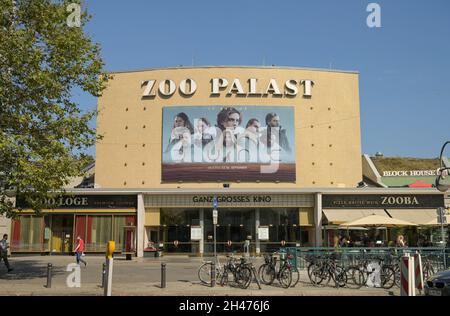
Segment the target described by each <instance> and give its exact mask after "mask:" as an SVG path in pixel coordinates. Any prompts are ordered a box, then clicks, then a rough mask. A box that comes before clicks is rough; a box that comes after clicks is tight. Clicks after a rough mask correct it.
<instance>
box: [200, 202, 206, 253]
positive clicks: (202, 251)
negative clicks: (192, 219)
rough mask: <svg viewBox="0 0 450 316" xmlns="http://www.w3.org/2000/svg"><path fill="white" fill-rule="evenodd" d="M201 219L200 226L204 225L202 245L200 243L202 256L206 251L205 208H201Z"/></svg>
mask: <svg viewBox="0 0 450 316" xmlns="http://www.w3.org/2000/svg"><path fill="white" fill-rule="evenodd" d="M199 219H200V226H201V227H202V239H200V245H199V251H200V256H203V253H204V250H205V248H204V246H205V244H204V239H205V212H204V210H203V209H202V208H201V209H200V210H199Z"/></svg>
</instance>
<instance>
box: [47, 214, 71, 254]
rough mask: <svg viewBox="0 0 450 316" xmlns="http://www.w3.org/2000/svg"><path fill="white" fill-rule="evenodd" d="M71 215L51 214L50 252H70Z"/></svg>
mask: <svg viewBox="0 0 450 316" xmlns="http://www.w3.org/2000/svg"><path fill="white" fill-rule="evenodd" d="M72 243H73V215H53V216H52V245H51V250H52V253H62V254H67V253H70V252H72Z"/></svg>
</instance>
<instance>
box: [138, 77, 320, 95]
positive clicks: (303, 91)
mask: <svg viewBox="0 0 450 316" xmlns="http://www.w3.org/2000/svg"><path fill="white" fill-rule="evenodd" d="M258 79H260V80H258ZM262 79H263V78H248V79H240V78H224V77H219V78H211V79H210V80H209V81H210V82H211V85H210V91H209V92H210V94H211V96H220V95H221V94H226V95H227V96H232V95H235V96H240V97H253V98H254V97H259V98H266V97H268V96H269V95H271V96H272V97H278V98H280V97H289V98H292V97H295V96H297V95H298V94H300V95H303V97H304V98H310V97H311V96H312V87H313V86H314V81H312V80H309V79H300V80H298V79H288V80H286V81H278V80H277V79H274V78H270V79H269V78H264V79H263V80H262ZM247 83H248V84H247ZM141 88H142V98H144V99H147V98H149V99H154V98H155V97H156V96H157V95H158V96H160V97H164V98H166V99H167V98H169V97H171V96H172V95H174V94H175V93H176V91H179V94H180V95H181V96H184V97H186V96H193V95H194V94H195V92H196V91H197V88H198V85H197V82H196V81H195V80H194V79H193V78H185V79H183V80H181V81H179V82H177V81H174V80H172V79H164V80H161V81H157V80H155V79H148V80H144V81H142V82H141Z"/></svg>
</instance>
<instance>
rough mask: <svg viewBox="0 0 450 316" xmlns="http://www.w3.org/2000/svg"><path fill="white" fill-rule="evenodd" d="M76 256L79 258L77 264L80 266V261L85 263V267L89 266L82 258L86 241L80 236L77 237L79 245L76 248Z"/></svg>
mask: <svg viewBox="0 0 450 316" xmlns="http://www.w3.org/2000/svg"><path fill="white" fill-rule="evenodd" d="M74 252H75V256H76V257H77V264H78V265H79V264H80V261H81V262H83V263H84V266H86V265H87V262H86V261H84V260H83V259H82V258H81V256H82V255H83V252H84V240H83V239H81V237H80V236H78V237H77V245H76V247H75V250H74Z"/></svg>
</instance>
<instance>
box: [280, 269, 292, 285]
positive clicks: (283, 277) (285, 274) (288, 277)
mask: <svg viewBox="0 0 450 316" xmlns="http://www.w3.org/2000/svg"><path fill="white" fill-rule="evenodd" d="M278 280H279V281H280V284H281V287H282V288H285V289H287V288H289V287H290V286H291V283H292V272H291V270H290V269H288V268H287V267H283V268H281V270H280V272H279V275H278Z"/></svg>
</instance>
